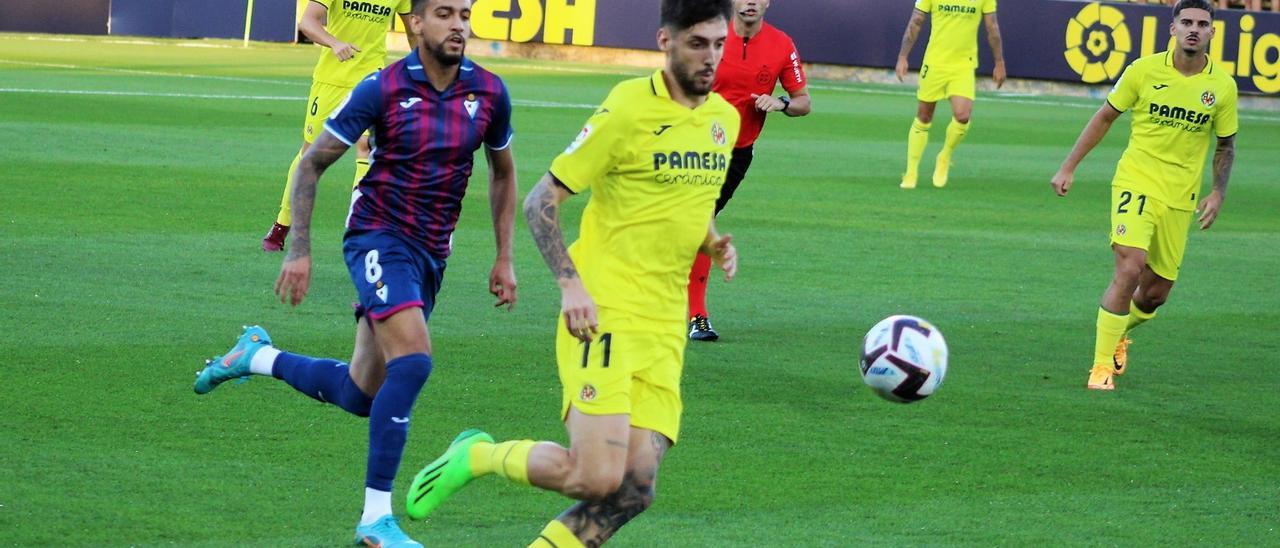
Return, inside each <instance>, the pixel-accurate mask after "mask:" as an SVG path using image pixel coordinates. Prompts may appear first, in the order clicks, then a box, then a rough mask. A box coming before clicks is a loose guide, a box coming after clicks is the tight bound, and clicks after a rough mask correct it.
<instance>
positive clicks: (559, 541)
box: [529, 520, 584, 548]
mask: <svg viewBox="0 0 1280 548" xmlns="http://www.w3.org/2000/svg"><path fill="white" fill-rule="evenodd" d="M583 546H584V545H583V544H582V541H581V540H578V537H577V536H576V535H574V534H573V531H570V530H569V528H568V527H566V526H565V524H563V523H560V521H559V520H551V523H548V524H547V526H546V527H543V528H542V532H541V533H538V539H537V540H535V541H533V542H531V543H529V548H583Z"/></svg>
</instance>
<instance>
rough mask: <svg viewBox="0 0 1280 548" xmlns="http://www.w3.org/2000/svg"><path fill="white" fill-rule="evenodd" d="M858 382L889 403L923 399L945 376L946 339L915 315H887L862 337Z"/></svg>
mask: <svg viewBox="0 0 1280 548" xmlns="http://www.w3.org/2000/svg"><path fill="white" fill-rule="evenodd" d="M859 367H860V368H861V370H862V381H863V382H865V383H867V386H870V387H871V390H872V391H874V392H875V393H876V395H878V396H880V397H882V398H884V399H886V400H889V401H893V402H898V403H911V402H913V401H918V400H923V399H925V398H927V397H929V395H930V394H933V392H934V391H935V390H937V389H938V387H939V386H941V385H942V378H943V377H945V376H946V375H947V341H945V340H943V339H942V332H941V331H938V328H936V327H934V326H933V324H931V323H929V322H926V321H924V320H922V319H920V318H917V317H915V316H889V317H888V318H885V319H883V320H880V323H878V324H876V325H875V327H872V328H871V331H868V332H867V336H866V338H864V339H863V340H862V360H861V362H860V363H859Z"/></svg>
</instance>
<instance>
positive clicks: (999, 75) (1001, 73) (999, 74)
mask: <svg viewBox="0 0 1280 548" xmlns="http://www.w3.org/2000/svg"><path fill="white" fill-rule="evenodd" d="M1006 77H1008V74H1007V73H1006V72H1005V70H1004V63H996V68H995V70H993V71H991V78H992V79H993V80H995V81H996V89H1000V88H1001V87H1004V80H1005V78H1006Z"/></svg>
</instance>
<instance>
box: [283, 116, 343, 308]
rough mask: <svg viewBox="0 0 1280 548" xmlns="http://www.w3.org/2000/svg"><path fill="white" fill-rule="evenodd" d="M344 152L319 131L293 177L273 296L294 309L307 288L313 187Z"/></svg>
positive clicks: (314, 187) (330, 136)
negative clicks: (285, 249)
mask: <svg viewBox="0 0 1280 548" xmlns="http://www.w3.org/2000/svg"><path fill="white" fill-rule="evenodd" d="M348 148H350V147H348V146H347V144H346V143H343V142H342V141H340V140H339V139H338V138H337V137H334V136H333V134H332V133H329V132H328V131H322V132H320V136H319V137H317V138H316V142H314V143H312V144H311V147H310V148H308V149H307V153H306V154H303V155H302V160H301V161H299V162H298V169H297V170H295V171H294V173H293V193H292V194H290V195H289V203H290V204H291V206H292V208H293V225H292V227H291V230H290V232H291V233H292V234H290V235H291V236H292V238H290V240H289V254H288V255H287V256H286V257H285V258H284V265H283V266H281V267H280V276H279V277H278V278H276V286H275V291H276V296H278V297H280V302H282V303H284V302H287V303H289V304H291V305H293V306H298V305H299V304H302V299H303V298H304V297H306V296H307V288H308V287H309V286H310V285H311V211H312V210H313V209H315V204H316V183H317V182H318V181H319V180H320V176H321V175H323V174H324V170H326V169H328V168H329V166H331V165H333V163H334V162H336V161H338V158H341V157H342V154H343V153H345V152H346V151H347V149H348Z"/></svg>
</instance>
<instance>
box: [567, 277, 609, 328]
mask: <svg viewBox="0 0 1280 548" xmlns="http://www.w3.org/2000/svg"><path fill="white" fill-rule="evenodd" d="M560 313H561V314H564V323H565V326H566V327H568V329H569V333H570V334H572V335H573V336H574V337H576V338H577V339H578V340H580V341H582V342H591V340H592V339H595V334H596V331H597V330H598V329H599V327H600V322H599V321H598V320H597V319H596V302H595V301H594V300H592V299H591V294H589V293H587V288H586V287H585V286H583V285H582V278H578V277H576V276H575V277H573V278H568V279H562V280H560Z"/></svg>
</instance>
